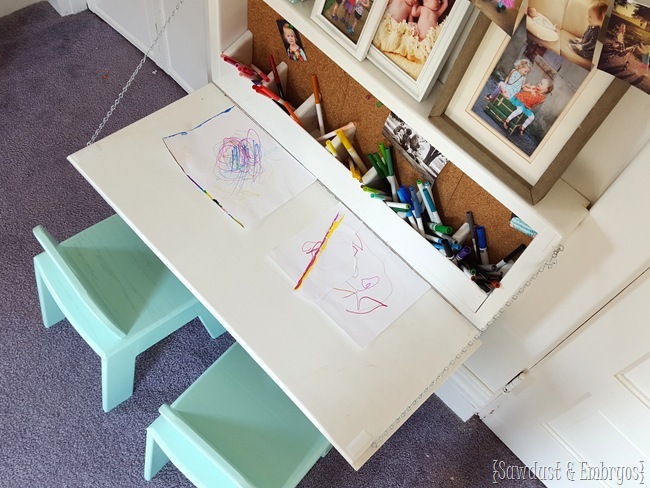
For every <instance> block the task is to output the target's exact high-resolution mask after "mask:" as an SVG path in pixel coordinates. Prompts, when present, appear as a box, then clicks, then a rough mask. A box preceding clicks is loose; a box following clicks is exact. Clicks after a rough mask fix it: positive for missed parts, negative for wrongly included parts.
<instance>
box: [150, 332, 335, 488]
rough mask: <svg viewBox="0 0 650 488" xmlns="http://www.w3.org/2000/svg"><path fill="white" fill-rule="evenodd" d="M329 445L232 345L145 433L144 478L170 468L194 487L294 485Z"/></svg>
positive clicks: (237, 348) (265, 487)
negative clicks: (167, 467) (165, 466)
mask: <svg viewBox="0 0 650 488" xmlns="http://www.w3.org/2000/svg"><path fill="white" fill-rule="evenodd" d="M330 447H331V446H330V444H329V443H328V442H327V440H326V439H325V438H324V437H323V436H322V435H321V434H320V432H319V431H318V430H317V429H316V428H315V427H314V426H313V425H312V424H311V422H310V421H309V420H308V419H307V417H305V416H304V414H303V413H302V412H301V411H300V410H299V409H298V407H296V406H295V405H294V404H293V402H292V401H291V400H290V399H289V398H288V397H287V396H286V395H285V394H284V392H283V391H282V390H281V389H280V388H279V387H278V386H277V385H276V384H275V383H274V382H273V380H272V379H271V378H270V377H269V376H268V375H267V374H266V373H264V371H263V370H262V368H260V367H259V366H258V365H257V364H256V363H255V361H253V359H251V357H250V356H249V355H248V354H247V353H246V352H245V351H244V349H243V348H242V347H241V346H240V345H239V344H237V343H235V344H233V345H232V346H231V347H230V348H229V349H228V350H227V351H226V352H225V353H224V354H222V355H221V357H220V358H219V359H218V360H217V361H216V362H215V363H214V364H213V365H212V366H210V367H209V368H208V369H207V370H206V371H205V373H203V374H202V375H201V377H199V379H197V380H196V381H195V382H194V383H193V384H192V386H190V387H189V388H188V389H187V390H186V391H185V392H184V393H183V394H182V395H181V396H180V397H179V398H178V399H177V400H176V401H175V402H174V403H172V405H171V406H168V405H162V406H161V407H160V417H158V418H157V419H156V420H155V421H154V422H153V423H152V424H151V425H150V426H149V427H148V428H147V446H146V453H145V468H144V477H145V479H147V480H151V479H152V478H153V476H155V474H156V473H157V472H158V471H159V470H160V469H161V468H162V467H163V466H164V465H165V464H166V463H167V462H168V461H171V462H172V463H174V465H175V466H176V467H177V468H178V469H179V470H180V471H181V472H182V473H183V474H184V475H185V476H186V477H187V478H188V479H189V480H190V481H191V482H192V483H194V484H195V485H196V486H198V487H199V488H208V487H209V488H213V487H219V488H221V487H246V488H248V487H257V488H280V487H282V488H286V487H294V486H296V485H297V484H298V483H299V482H300V480H301V479H302V478H303V477H304V476H305V474H307V472H308V471H309V470H310V469H311V467H312V466H313V465H314V463H316V461H318V459H319V458H320V457H321V456H324V455H325V454H327V452H328V451H329V449H330Z"/></svg>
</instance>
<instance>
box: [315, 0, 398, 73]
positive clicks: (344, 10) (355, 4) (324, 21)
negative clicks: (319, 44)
mask: <svg viewBox="0 0 650 488" xmlns="http://www.w3.org/2000/svg"><path fill="white" fill-rule="evenodd" d="M386 2H388V0H316V1H315V2H314V7H313V10H312V13H311V18H312V20H313V21H314V22H316V24H318V25H319V26H320V27H321V28H322V29H323V30H325V32H327V33H328V34H329V35H330V36H332V37H333V38H334V39H336V41H337V42H338V43H339V44H341V45H342V46H343V47H344V48H345V49H347V50H348V51H349V52H350V53H351V54H352V55H353V56H354V57H355V58H357V59H358V60H359V61H361V60H363V59H364V58H365V57H366V53H367V52H368V48H369V47H370V41H371V40H372V36H373V34H374V32H375V30H376V29H377V25H378V24H379V20H380V19H381V14H382V12H383V9H384V7H385V6H386Z"/></svg>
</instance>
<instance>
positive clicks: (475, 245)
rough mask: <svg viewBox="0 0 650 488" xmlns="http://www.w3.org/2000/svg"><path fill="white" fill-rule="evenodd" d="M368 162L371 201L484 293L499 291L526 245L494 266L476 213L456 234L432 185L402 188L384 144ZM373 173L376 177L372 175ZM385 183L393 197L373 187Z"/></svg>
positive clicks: (468, 215)
mask: <svg viewBox="0 0 650 488" xmlns="http://www.w3.org/2000/svg"><path fill="white" fill-rule="evenodd" d="M368 160H369V161H370V163H371V164H372V169H371V170H369V171H368V173H366V175H368V176H369V177H368V180H372V183H370V182H369V183H368V184H365V185H362V189H363V190H364V191H366V192H368V193H369V194H370V197H371V198H373V199H376V200H379V201H382V202H384V203H385V204H386V205H388V206H389V207H390V208H391V209H392V210H393V211H395V212H396V213H397V214H398V215H399V216H400V217H401V218H403V219H404V220H405V221H406V222H408V223H409V224H410V225H411V226H412V227H413V228H414V229H415V230H416V231H418V232H419V233H420V234H421V235H422V237H424V238H425V239H426V240H427V241H429V242H430V243H431V244H432V245H433V246H434V247H435V248H436V249H438V250H439V251H440V252H441V253H442V254H444V255H445V256H446V257H447V258H448V259H449V260H450V261H452V262H453V263H454V264H456V265H457V266H458V267H459V268H460V269H461V270H462V271H463V272H464V273H465V274H466V275H467V276H468V277H469V278H470V279H471V280H472V281H474V282H475V283H476V285H477V286H479V287H480V288H481V289H482V290H483V291H485V292H486V293H490V292H491V291H492V290H493V289H495V288H499V286H500V282H501V279H502V278H503V276H504V275H505V274H506V273H507V272H508V270H509V269H510V268H511V267H512V265H513V263H514V260H515V259H516V258H517V256H519V254H521V253H522V252H523V251H524V249H525V248H526V245H525V244H521V245H520V246H518V247H517V248H516V249H515V250H513V251H512V252H511V253H509V254H508V255H507V256H506V257H504V258H503V259H502V260H500V261H499V262H497V263H496V264H492V263H490V258H489V253H488V246H487V236H486V230H485V227H483V226H481V225H476V224H475V223H474V218H473V215H472V212H467V213H466V218H467V220H466V222H464V223H463V225H461V226H460V227H459V228H458V229H456V230H455V231H454V229H452V228H451V227H450V226H448V225H445V224H444V223H443V222H442V219H441V218H440V214H439V213H438V209H437V208H436V205H435V202H434V199H433V195H432V185H431V183H430V182H429V181H422V180H417V182H416V185H411V186H408V187H406V186H404V185H399V183H398V182H397V179H396V177H395V171H394V167H393V158H392V154H391V148H390V147H388V148H386V147H385V146H384V144H383V143H380V144H379V152H378V153H373V154H368ZM371 172H374V173H373V174H370V175H369V173H371ZM366 175H364V178H363V179H364V180H366ZM382 179H385V180H386V181H387V182H388V185H389V186H390V193H389V192H388V191H383V190H381V189H378V188H375V187H373V186H370V184H374V185H375V186H382Z"/></svg>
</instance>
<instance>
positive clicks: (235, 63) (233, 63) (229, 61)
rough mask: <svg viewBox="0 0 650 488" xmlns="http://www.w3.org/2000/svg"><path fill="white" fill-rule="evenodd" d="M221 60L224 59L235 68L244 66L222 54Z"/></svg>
mask: <svg viewBox="0 0 650 488" xmlns="http://www.w3.org/2000/svg"><path fill="white" fill-rule="evenodd" d="M221 59H223V60H224V61H225V62H226V63H228V64H232V65H233V66H239V65H241V64H242V63H240V62H239V61H237V60H236V59H235V58H231V57H230V56H227V55H225V54H221Z"/></svg>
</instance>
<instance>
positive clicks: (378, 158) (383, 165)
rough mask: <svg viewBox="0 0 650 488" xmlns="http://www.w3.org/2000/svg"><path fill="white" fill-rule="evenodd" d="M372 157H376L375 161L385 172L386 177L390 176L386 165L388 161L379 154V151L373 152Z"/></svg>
mask: <svg viewBox="0 0 650 488" xmlns="http://www.w3.org/2000/svg"><path fill="white" fill-rule="evenodd" d="M372 157H373V158H375V161H376V162H377V164H378V165H379V167H380V168H381V172H382V173H383V174H384V178H388V166H387V165H386V161H384V159H383V158H382V157H381V156H380V155H379V154H378V153H372Z"/></svg>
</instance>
